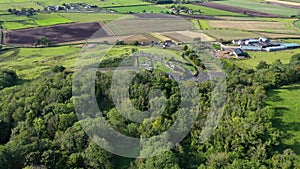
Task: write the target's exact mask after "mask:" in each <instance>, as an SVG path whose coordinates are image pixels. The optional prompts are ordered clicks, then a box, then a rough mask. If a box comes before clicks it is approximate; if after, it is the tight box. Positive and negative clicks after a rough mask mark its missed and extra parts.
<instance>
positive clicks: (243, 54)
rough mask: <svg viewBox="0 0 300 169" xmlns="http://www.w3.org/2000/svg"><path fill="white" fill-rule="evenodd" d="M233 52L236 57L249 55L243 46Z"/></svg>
mask: <svg viewBox="0 0 300 169" xmlns="http://www.w3.org/2000/svg"><path fill="white" fill-rule="evenodd" d="M233 54H234V55H235V57H236V58H246V57H247V54H246V53H245V52H244V51H243V50H242V49H241V48H236V49H234V50H233Z"/></svg>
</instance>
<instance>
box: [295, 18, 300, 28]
mask: <svg viewBox="0 0 300 169" xmlns="http://www.w3.org/2000/svg"><path fill="white" fill-rule="evenodd" d="M294 25H295V26H296V27H297V28H299V29H300V20H298V21H296V22H295V23H294Z"/></svg>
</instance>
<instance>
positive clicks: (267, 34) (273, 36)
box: [258, 32, 300, 39]
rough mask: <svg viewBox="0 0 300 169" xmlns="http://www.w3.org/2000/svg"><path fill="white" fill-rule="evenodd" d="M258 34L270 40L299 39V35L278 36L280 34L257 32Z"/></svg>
mask: <svg viewBox="0 0 300 169" xmlns="http://www.w3.org/2000/svg"><path fill="white" fill-rule="evenodd" d="M258 34H260V35H262V36H264V37H267V38H271V39H278V38H279V39H280V38H300V34H298V35H297V34H280V33H266V32H259V33H258Z"/></svg>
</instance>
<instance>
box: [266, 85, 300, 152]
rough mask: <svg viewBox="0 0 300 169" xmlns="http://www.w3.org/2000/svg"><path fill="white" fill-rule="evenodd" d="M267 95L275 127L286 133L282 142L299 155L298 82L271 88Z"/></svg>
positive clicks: (299, 109)
mask: <svg viewBox="0 0 300 169" xmlns="http://www.w3.org/2000/svg"><path fill="white" fill-rule="evenodd" d="M268 96H269V101H268V104H270V105H271V106H273V107H274V108H275V117H274V120H273V123H274V125H275V127H278V128H279V129H281V130H283V131H284V133H286V134H288V137H287V138H285V139H284V140H283V143H284V144H285V145H287V146H289V147H290V148H292V149H293V150H294V151H295V152H296V154H297V155H298V157H300V105H299V100H300V84H294V85H289V86H284V87H282V88H280V89H275V90H272V91H270V92H269V93H268Z"/></svg>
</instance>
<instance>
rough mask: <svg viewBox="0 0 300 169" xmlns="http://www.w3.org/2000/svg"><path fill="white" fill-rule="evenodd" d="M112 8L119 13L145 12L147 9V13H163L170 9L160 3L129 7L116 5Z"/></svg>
mask: <svg viewBox="0 0 300 169" xmlns="http://www.w3.org/2000/svg"><path fill="white" fill-rule="evenodd" d="M109 9H110V10H114V11H117V12H119V13H130V12H133V13H143V11H144V10H145V12H146V13H161V12H166V11H169V10H168V9H166V8H164V7H162V6H158V5H141V6H128V7H114V8H109Z"/></svg>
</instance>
